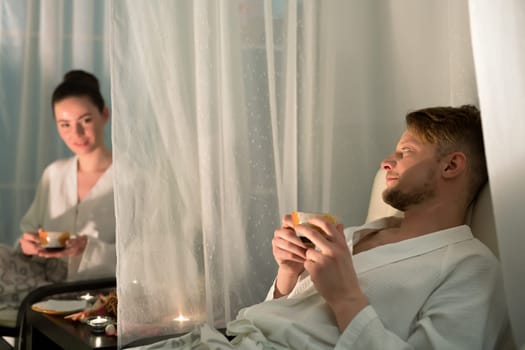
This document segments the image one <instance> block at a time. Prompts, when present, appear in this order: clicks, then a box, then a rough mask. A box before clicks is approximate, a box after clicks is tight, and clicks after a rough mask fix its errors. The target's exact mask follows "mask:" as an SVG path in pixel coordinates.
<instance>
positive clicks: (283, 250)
mask: <svg viewBox="0 0 525 350" xmlns="http://www.w3.org/2000/svg"><path fill="white" fill-rule="evenodd" d="M272 252H273V256H274V258H275V261H276V262H277V264H278V265H279V270H278V271H277V281H276V283H275V292H274V297H275V298H278V297H281V296H283V295H288V294H289V293H290V292H291V291H292V289H293V288H294V287H295V284H296V283H297V279H298V277H299V275H300V274H301V272H303V271H304V266H303V264H304V261H305V259H306V246H305V245H304V243H303V242H301V240H300V239H299V238H298V237H297V235H296V234H295V231H294V230H293V227H292V218H291V216H290V215H285V216H284V217H283V219H282V226H281V227H280V228H278V229H277V230H275V232H274V236H273V240H272Z"/></svg>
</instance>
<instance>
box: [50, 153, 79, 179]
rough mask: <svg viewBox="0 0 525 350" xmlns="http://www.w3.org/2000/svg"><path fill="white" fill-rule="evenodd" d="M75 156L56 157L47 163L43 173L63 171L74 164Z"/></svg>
mask: <svg viewBox="0 0 525 350" xmlns="http://www.w3.org/2000/svg"><path fill="white" fill-rule="evenodd" d="M76 161H77V157H75V156H73V157H69V158H62V159H57V160H55V161H54V162H52V163H51V164H49V165H48V166H47V167H46V169H45V170H44V175H46V174H48V175H50V174H55V173H57V172H58V173H64V172H67V171H68V170H70V169H71V168H72V167H74V166H75V165H76Z"/></svg>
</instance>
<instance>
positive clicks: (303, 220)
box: [292, 211, 339, 247]
mask: <svg viewBox="0 0 525 350" xmlns="http://www.w3.org/2000/svg"><path fill="white" fill-rule="evenodd" d="M316 217H318V218H322V219H324V220H326V221H328V222H329V223H331V224H334V225H335V224H337V223H338V222H339V220H338V219H337V217H336V216H334V215H332V214H328V213H307V212H302V211H294V212H292V224H293V226H294V227H295V226H297V225H300V224H302V225H307V226H310V227H311V228H313V229H315V230H317V231H318V232H321V233H324V232H323V231H322V230H321V229H320V228H319V227H317V226H315V225H312V224H310V223H309V222H308V221H309V220H310V219H313V218H316ZM296 234H297V237H299V239H301V241H302V242H303V243H304V244H305V245H306V246H309V247H313V246H314V244H313V243H312V242H311V241H310V240H309V239H308V238H306V237H305V236H303V235H302V234H301V233H300V232H296Z"/></svg>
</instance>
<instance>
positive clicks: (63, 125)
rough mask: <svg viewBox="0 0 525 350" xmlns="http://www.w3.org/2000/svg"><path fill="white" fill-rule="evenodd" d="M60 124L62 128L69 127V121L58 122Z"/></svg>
mask: <svg viewBox="0 0 525 350" xmlns="http://www.w3.org/2000/svg"><path fill="white" fill-rule="evenodd" d="M58 126H60V127H61V128H69V124H67V123H61V124H58Z"/></svg>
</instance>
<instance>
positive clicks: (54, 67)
mask: <svg viewBox="0 0 525 350" xmlns="http://www.w3.org/2000/svg"><path fill="white" fill-rule="evenodd" d="M108 9H109V4H108V3H107V2H105V1H103V0H95V1H92V0H78V1H77V0H75V1H73V0H61V1H58V0H49V1H36V0H23V1H21V0H3V1H1V2H0V164H2V166H0V241H1V242H2V243H6V244H14V243H15V242H16V241H17V239H18V237H19V236H20V234H21V232H20V229H19V222H20V219H21V218H22V216H23V215H24V213H25V212H26V210H27V209H28V208H29V206H30V204H31V201H32V200H33V196H34V193H35V188H36V184H37V182H38V180H39V178H40V176H41V174H42V171H43V169H44V167H45V166H46V165H48V164H49V163H51V162H52V161H54V160H56V159H57V158H63V157H67V156H70V155H71V153H70V152H69V150H68V149H67V147H66V146H65V145H64V144H63V142H62V140H60V138H59V136H58V134H57V132H56V127H55V123H54V121H53V114H52V110H51V94H52V92H53V89H54V88H55V86H56V85H57V84H58V83H60V81H62V77H63V75H64V73H66V72H67V71H68V70H70V69H85V70H88V71H91V72H93V73H94V74H96V75H97V77H98V78H99V80H100V84H101V89H102V92H103V94H104V96H105V97H106V102H107V103H108V105H109V104H110V103H111V101H110V100H109V54H108V49H107V48H108V37H109V33H108V29H109V27H108V23H109V17H108V16H107V14H108ZM107 136H108V141H109V139H110V137H109V136H110V133H109V132H108V133H107Z"/></svg>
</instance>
